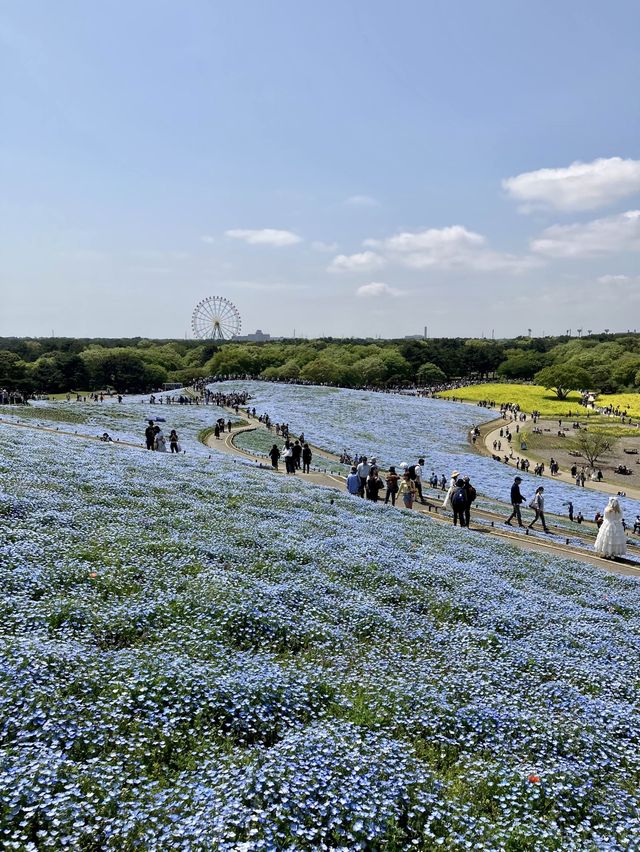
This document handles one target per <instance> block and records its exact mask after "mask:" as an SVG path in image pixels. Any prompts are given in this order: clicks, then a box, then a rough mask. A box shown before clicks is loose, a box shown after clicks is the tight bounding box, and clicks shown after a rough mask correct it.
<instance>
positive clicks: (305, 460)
mask: <svg viewBox="0 0 640 852" xmlns="http://www.w3.org/2000/svg"><path fill="white" fill-rule="evenodd" d="M312 458H313V453H312V452H311V447H310V446H309V444H307V443H306V442H305V444H304V446H303V447H302V472H303V473H309V472H310V469H311V459H312Z"/></svg>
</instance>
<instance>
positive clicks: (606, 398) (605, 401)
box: [596, 393, 640, 417]
mask: <svg viewBox="0 0 640 852" xmlns="http://www.w3.org/2000/svg"><path fill="white" fill-rule="evenodd" d="M596 405H599V406H602V407H604V406H607V405H613V406H614V407H617V408H619V409H620V410H621V411H626V412H627V414H628V415H629V417H640V393H610V394H608V393H603V394H601V395H600V396H599V397H598V398H597V400H596Z"/></svg>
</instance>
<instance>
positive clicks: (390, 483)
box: [384, 465, 400, 506]
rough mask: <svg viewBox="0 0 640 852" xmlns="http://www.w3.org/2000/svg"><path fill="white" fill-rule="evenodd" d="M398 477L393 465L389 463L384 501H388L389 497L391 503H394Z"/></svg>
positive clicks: (393, 504)
mask: <svg viewBox="0 0 640 852" xmlns="http://www.w3.org/2000/svg"><path fill="white" fill-rule="evenodd" d="M399 479H400V477H399V476H398V474H397V473H396V469H395V467H393V465H391V467H390V468H389V473H388V474H387V493H386V494H385V497H384V502H385V503H388V502H389V499H391V505H392V506H395V505H396V495H397V493H398V481H399Z"/></svg>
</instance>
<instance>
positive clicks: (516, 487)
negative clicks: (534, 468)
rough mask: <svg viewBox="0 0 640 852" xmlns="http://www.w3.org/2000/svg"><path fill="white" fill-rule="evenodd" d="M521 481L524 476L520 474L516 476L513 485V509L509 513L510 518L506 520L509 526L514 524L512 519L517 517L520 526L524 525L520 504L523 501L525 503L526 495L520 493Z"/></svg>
mask: <svg viewBox="0 0 640 852" xmlns="http://www.w3.org/2000/svg"><path fill="white" fill-rule="evenodd" d="M521 482H522V478H521V477H519V476H516V478H515V479H514V480H513V485H512V486H511V505H512V507H513V511H512V512H511V514H510V515H509V518H508V520H506V521H505V524H508V525H509V526H511V525H512V524H511V521H512V520H513V519H514V518H517V521H518V526H519V527H523V526H524V524H523V523H522V514H521V512H520V505H521V504H522V503H524V497H523V496H522V494H521V493H520V483H521Z"/></svg>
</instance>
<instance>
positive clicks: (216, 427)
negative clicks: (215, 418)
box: [213, 423, 220, 440]
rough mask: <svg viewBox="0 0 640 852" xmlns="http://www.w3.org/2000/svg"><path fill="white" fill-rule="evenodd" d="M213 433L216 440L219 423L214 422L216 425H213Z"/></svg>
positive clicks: (218, 438) (218, 434)
mask: <svg viewBox="0 0 640 852" xmlns="http://www.w3.org/2000/svg"><path fill="white" fill-rule="evenodd" d="M213 434H214V435H215V436H216V439H217V440H220V424H219V423H216V425H215V426H214V427H213Z"/></svg>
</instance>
